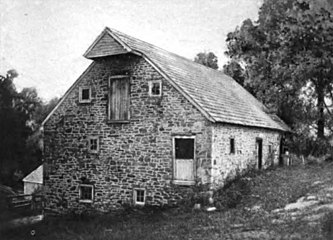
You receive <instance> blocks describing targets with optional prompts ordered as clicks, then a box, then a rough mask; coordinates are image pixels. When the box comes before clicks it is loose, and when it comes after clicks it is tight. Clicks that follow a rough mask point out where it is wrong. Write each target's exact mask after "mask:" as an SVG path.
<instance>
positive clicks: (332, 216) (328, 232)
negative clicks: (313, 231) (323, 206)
mask: <svg viewBox="0 0 333 240" xmlns="http://www.w3.org/2000/svg"><path fill="white" fill-rule="evenodd" d="M322 231H323V235H324V236H325V237H326V239H333V212H330V213H328V214H327V215H326V216H325V218H324V219H323V224H322Z"/></svg>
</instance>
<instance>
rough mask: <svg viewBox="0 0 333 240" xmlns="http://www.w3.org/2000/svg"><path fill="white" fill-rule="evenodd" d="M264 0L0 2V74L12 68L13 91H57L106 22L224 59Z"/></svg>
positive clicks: (183, 51) (45, 95)
mask: <svg viewBox="0 0 333 240" xmlns="http://www.w3.org/2000/svg"><path fill="white" fill-rule="evenodd" d="M261 3H262V0H0V9H1V11H0V74H2V75H3V74H5V73H6V72H7V70H9V69H16V70H17V72H18V73H19V77H18V78H16V79H15V80H14V84H15V86H16V88H17V90H18V91H20V90H21V89H22V88H24V87H35V88H36V89H37V91H38V94H39V96H40V97H41V98H42V99H43V100H45V101H47V100H50V99H51V98H53V97H61V96H62V95H63V94H64V93H65V92H66V90H67V89H68V88H69V87H70V86H71V85H72V84H73V83H74V82H75V80H76V79H77V78H78V77H79V76H80V75H81V73H82V72H83V71H84V70H85V69H86V68H87V67H88V65H89V64H90V63H91V60H89V59H86V58H84V57H83V56H82V55H83V53H84V52H85V51H86V50H87V49H88V47H89V46H90V45H91V44H92V42H93V41H94V40H95V39H96V38H97V36H98V35H99V34H100V33H101V32H102V31H103V29H104V28H105V27H106V26H107V27H110V28H114V29H117V30H119V31H121V32H123V33H126V34H128V35H131V36H133V37H136V38H139V39H141V40H144V41H146V42H149V43H151V44H154V45H156V46H158V47H161V48H163V49H165V50H168V51H170V52H173V53H176V54H178V55H181V56H184V57H186V58H188V59H192V60H193V59H194V57H195V55H196V54H197V53H199V52H203V51H207V52H208V51H212V52H213V53H215V54H216V55H217V57H218V60H219V67H220V68H222V66H223V64H225V63H226V62H227V58H226V56H224V51H226V43H225V39H226V36H227V34H228V33H229V32H231V31H234V30H235V28H236V27H237V26H240V25H241V23H242V22H243V21H244V20H245V19H248V18H251V19H252V20H256V19H257V16H258V10H259V7H260V5H261Z"/></svg>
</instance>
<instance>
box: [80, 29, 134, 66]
mask: <svg viewBox="0 0 333 240" xmlns="http://www.w3.org/2000/svg"><path fill="white" fill-rule="evenodd" d="M129 52H131V49H130V48H129V47H128V46H127V45H125V44H124V43H123V42H122V41H121V40H119V39H118V37H117V36H116V35H114V34H113V33H112V32H111V31H110V29H109V28H105V29H104V31H103V32H102V33H101V34H100V35H99V36H98V37H97V38H96V40H95V41H94V42H93V44H92V45H91V46H90V47H89V48H88V50H87V51H86V52H85V53H84V54H83V56H84V57H86V58H88V59H92V60H93V59H94V58H99V57H107V56H113V55H119V54H126V53H129Z"/></svg>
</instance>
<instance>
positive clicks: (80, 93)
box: [79, 87, 92, 103]
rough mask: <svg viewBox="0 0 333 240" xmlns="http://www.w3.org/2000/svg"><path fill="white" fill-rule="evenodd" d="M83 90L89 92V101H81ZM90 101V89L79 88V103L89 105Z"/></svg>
mask: <svg viewBox="0 0 333 240" xmlns="http://www.w3.org/2000/svg"><path fill="white" fill-rule="evenodd" d="M83 90H89V99H82V96H83V94H82V92H83ZM91 100H92V97H91V87H79V102H80V103H90V102H91Z"/></svg>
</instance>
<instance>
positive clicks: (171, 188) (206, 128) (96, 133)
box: [44, 54, 280, 212]
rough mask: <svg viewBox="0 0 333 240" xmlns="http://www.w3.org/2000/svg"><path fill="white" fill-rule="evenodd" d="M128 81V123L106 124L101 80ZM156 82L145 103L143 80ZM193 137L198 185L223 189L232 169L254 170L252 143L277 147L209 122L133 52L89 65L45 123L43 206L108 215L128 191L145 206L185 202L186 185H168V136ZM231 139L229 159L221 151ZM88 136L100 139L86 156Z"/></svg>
mask: <svg viewBox="0 0 333 240" xmlns="http://www.w3.org/2000/svg"><path fill="white" fill-rule="evenodd" d="M119 73H122V74H123V73H126V74H128V76H129V77H130V121H129V122H128V123H108V113H107V109H108V91H109V89H108V79H109V77H110V76H112V75H117V74H119ZM151 80H161V81H162V96H161V97H150V96H149V94H148V82H149V81H151ZM80 87H90V88H91V90H92V101H91V102H90V103H80V102H79V88H80ZM175 135H180V136H189V135H191V136H195V144H196V146H195V151H196V153H195V155H196V159H195V165H196V169H197V171H196V174H197V178H198V180H200V181H202V182H204V183H212V184H213V186H214V187H218V186H221V185H223V184H224V182H225V179H226V178H227V177H228V176H229V175H232V174H233V172H234V171H235V170H236V169H245V168H247V166H248V165H251V164H255V157H256V156H255V155H256V154H255V138H256V137H258V136H259V135H260V136H261V137H262V139H263V153H264V154H263V159H264V162H265V165H268V164H269V161H268V155H267V146H268V145H267V144H272V145H273V146H274V147H273V148H274V150H277V149H278V148H279V141H280V135H279V132H275V131H272V130H263V129H260V128H247V127H241V126H233V125H227V124H214V123H211V122H210V121H208V120H207V119H206V118H205V117H204V116H203V115H202V114H201V113H200V112H199V110H198V109H196V108H195V107H194V106H193V105H192V104H191V103H190V102H189V101H188V100H187V99H186V98H185V97H184V96H183V95H182V94H181V93H179V92H178V91H177V90H176V89H174V88H173V87H172V86H171V84H170V83H169V82H168V81H167V80H165V79H164V78H163V77H162V76H161V75H160V74H159V73H158V72H157V71H156V70H155V69H154V68H153V67H152V66H151V65H150V64H149V63H148V62H146V61H145V60H144V59H143V58H141V57H139V56H135V55H132V54H124V55H116V56H109V57H104V58H97V59H95V61H94V63H93V65H92V67H90V68H89V69H88V71H87V72H85V73H84V74H83V75H82V76H81V77H80V79H79V81H78V82H77V83H76V84H75V85H74V87H73V88H72V90H71V91H70V92H69V94H68V96H67V97H66V99H64V101H63V102H62V103H61V105H60V106H59V107H58V108H57V109H56V111H55V112H54V113H53V115H52V116H51V118H50V119H49V120H48V121H47V122H46V124H45V125H44V142H45V174H44V182H45V186H46V190H45V191H46V194H47V199H48V200H47V205H48V207H50V208H54V209H57V210H58V211H60V212H67V211H69V210H71V209H79V210H83V209H87V208H88V209H96V210H101V211H108V210H112V209H114V208H119V207H120V206H121V205H122V204H126V203H130V204H132V203H133V191H134V189H144V190H145V191H146V199H145V203H146V204H147V205H164V204H174V203H177V201H178V200H179V199H181V198H184V197H186V194H187V191H188V190H189V187H188V186H180V185H176V184H174V183H173V181H172V180H173V145H172V137H173V136H175ZM230 136H233V137H234V138H235V143H236V153H235V154H234V155H230V154H229V152H228V144H229V138H230ZM89 137H97V138H98V139H99V151H98V152H97V153H91V152H89V151H88V139H89ZM84 183H89V184H92V185H93V186H94V200H93V202H92V203H82V202H80V201H79V186H80V184H84Z"/></svg>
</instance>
